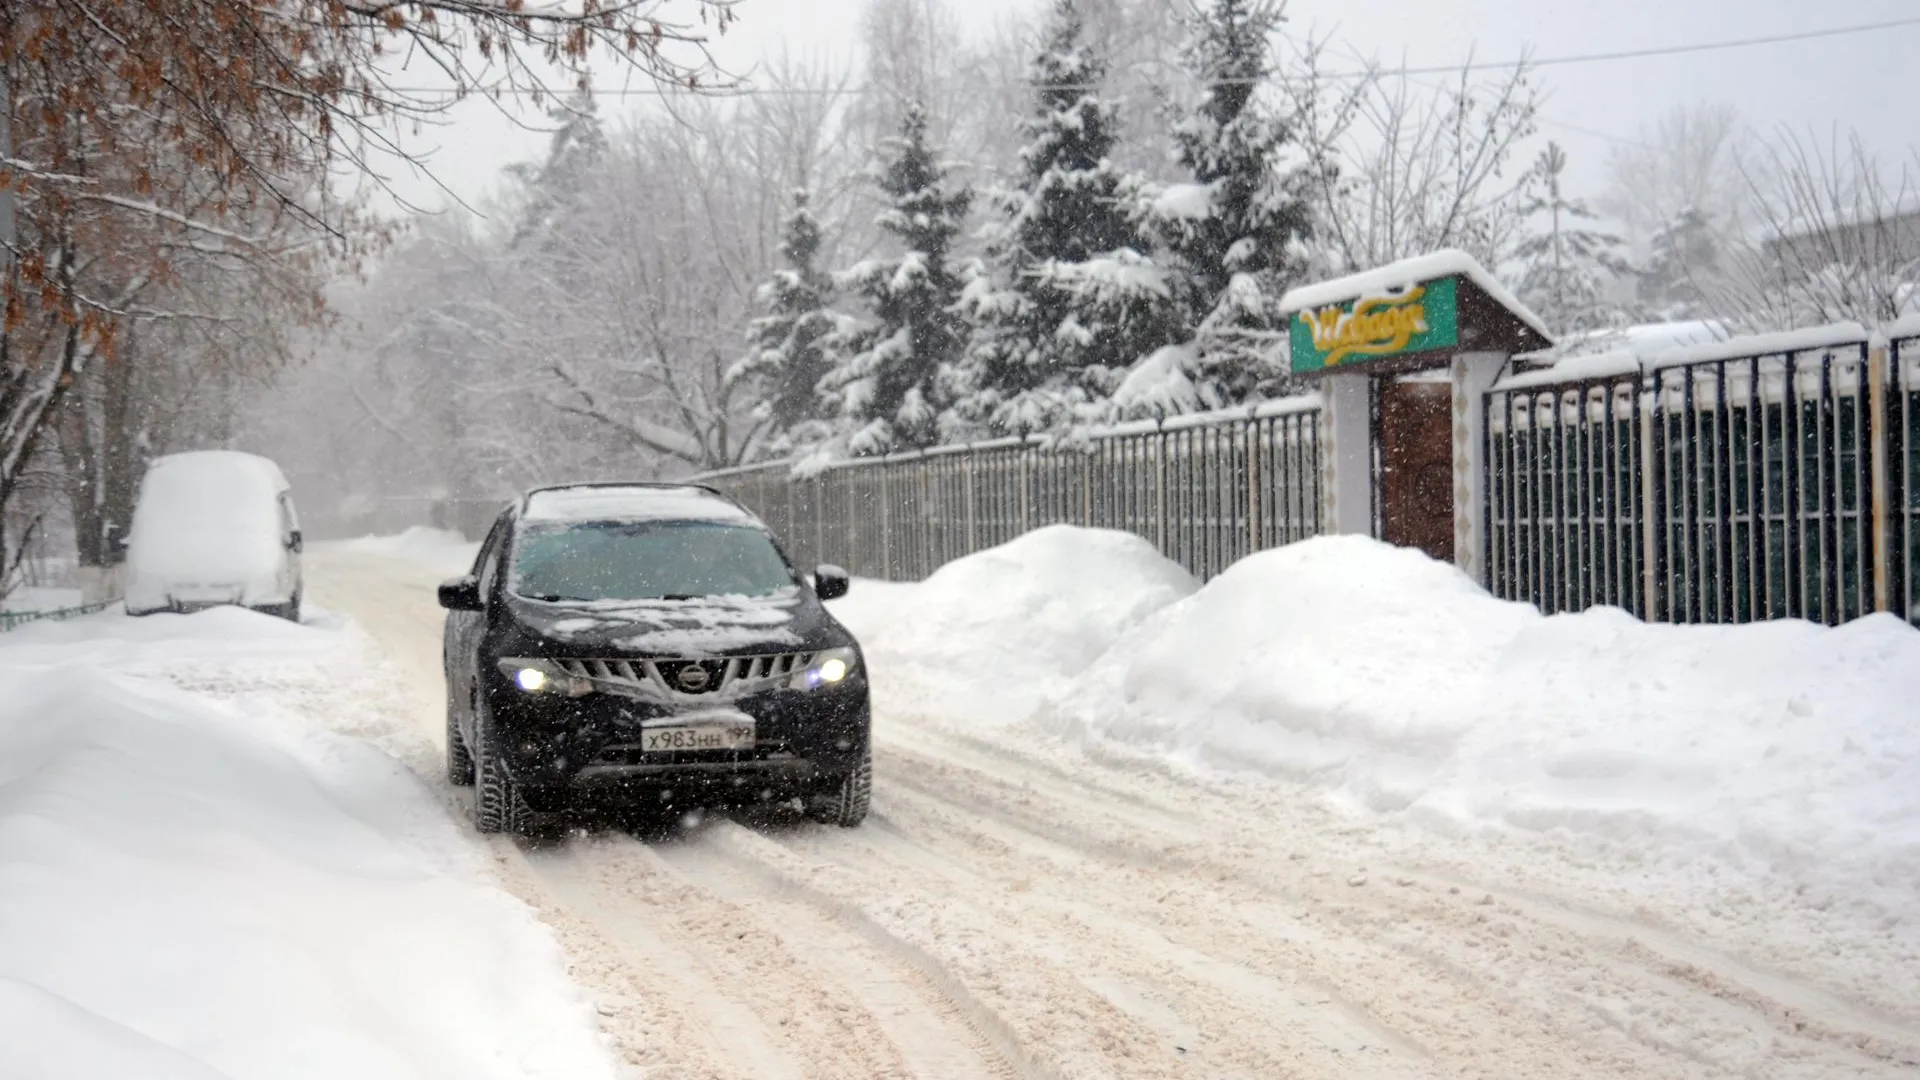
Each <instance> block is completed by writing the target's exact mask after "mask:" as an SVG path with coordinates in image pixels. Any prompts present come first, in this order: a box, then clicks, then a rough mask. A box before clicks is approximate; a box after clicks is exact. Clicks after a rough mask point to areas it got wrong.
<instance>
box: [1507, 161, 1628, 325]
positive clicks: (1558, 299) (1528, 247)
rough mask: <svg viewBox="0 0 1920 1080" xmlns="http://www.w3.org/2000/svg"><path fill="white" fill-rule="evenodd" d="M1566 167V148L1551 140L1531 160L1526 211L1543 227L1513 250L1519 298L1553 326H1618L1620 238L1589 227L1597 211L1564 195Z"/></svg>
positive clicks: (1620, 318)
mask: <svg viewBox="0 0 1920 1080" xmlns="http://www.w3.org/2000/svg"><path fill="white" fill-rule="evenodd" d="M1566 168H1567V154H1566V151H1564V150H1562V149H1561V148H1560V144H1559V143H1552V142H1550V143H1548V144H1547V148H1546V149H1545V150H1543V151H1541V152H1540V159H1539V161H1537V162H1536V163H1535V164H1534V179H1535V183H1536V184H1537V190H1538V191H1539V194H1538V195H1537V196H1536V197H1535V198H1534V200H1533V203H1532V205H1530V206H1529V207H1527V211H1528V216H1529V217H1535V218H1540V219H1542V220H1541V222H1540V224H1541V226H1542V229H1541V231H1540V232H1537V233H1534V234H1533V235H1531V236H1529V237H1527V238H1526V239H1525V240H1522V241H1521V242H1520V244H1519V245H1518V246H1517V247H1516V248H1515V250H1514V255H1515V257H1516V258H1517V259H1518V260H1519V263H1520V281H1519V286H1520V288H1519V291H1520V299H1521V301H1522V302H1523V303H1525V304H1526V305H1527V306H1528V307H1529V308H1531V309H1533V312H1534V313H1535V314H1537V315H1539V316H1540V317H1541V318H1542V319H1544V320H1546V323H1547V325H1548V326H1549V327H1550V328H1552V329H1554V330H1556V331H1582V330H1600V329H1604V328H1606V327H1609V326H1617V325H1619V324H1620V323H1621V322H1622V321H1623V320H1624V318H1625V312H1623V311H1622V310H1621V308H1620V305H1619V304H1617V303H1615V302H1614V300H1613V297H1612V293H1613V291H1614V288H1615V285H1616V283H1617V282H1618V281H1619V280H1620V279H1621V277H1622V276H1624V275H1625V274H1626V272H1627V266H1626V262H1625V260H1623V259H1622V258H1621V257H1620V254H1619V247H1620V238H1619V237H1617V236H1614V235H1612V234H1611V233H1606V232H1602V231H1600V230H1599V229H1596V228H1593V227H1591V223H1592V222H1594V221H1596V220H1597V219H1598V215H1596V214H1595V213H1594V212H1593V211H1592V210H1589V209H1588V208H1587V205H1586V203H1584V202H1582V201H1580V200H1578V199H1573V198H1569V197H1568V196H1567V193H1566V189H1565V188H1564V187H1563V185H1562V179H1563V174H1564V173H1565V172H1566Z"/></svg>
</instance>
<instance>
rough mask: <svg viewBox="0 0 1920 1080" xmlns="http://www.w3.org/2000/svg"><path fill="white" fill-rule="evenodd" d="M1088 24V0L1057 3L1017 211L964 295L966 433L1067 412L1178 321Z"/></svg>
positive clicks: (1006, 205) (1014, 193)
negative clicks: (1139, 216)
mask: <svg viewBox="0 0 1920 1080" xmlns="http://www.w3.org/2000/svg"><path fill="white" fill-rule="evenodd" d="M1083 32H1084V23H1083V21H1082V18H1081V15H1080V12H1079V10H1078V4H1077V2H1076V0H1054V4H1053V10H1052V14H1051V17H1050V20H1049V22H1048V25H1047V27H1046V30H1045V34H1044V39H1043V41H1042V44H1041V47H1040V51H1039V53H1038V54H1037V55H1036V56H1035V57H1034V58H1033V62H1032V66H1031V68H1030V70H1029V76H1028V79H1029V83H1030V85H1031V86H1032V89H1033V94H1034V101H1035V111H1034V113H1033V114H1032V115H1030V116H1029V117H1028V118H1027V119H1026V120H1025V121H1024V122H1023V123H1022V125H1021V129H1022V132H1023V134H1024V135H1025V136H1026V138H1027V143H1026V145H1025V146H1024V147H1023V148H1022V149H1021V152H1020V157H1021V172H1020V176H1019V181H1018V183H1017V185H1016V186H1013V187H1011V188H1008V189H1004V190H1002V191H1000V192H998V193H996V196H995V201H996V202H997V203H998V204H999V206H1000V209H1001V211H1002V212H1003V213H1004V214H1005V220H1004V221H1002V222H1000V223H999V224H998V225H997V227H996V228H994V229H993V230H992V231H991V233H990V234H989V238H988V244H987V259H986V263H987V269H986V273H984V274H982V275H981V276H979V277H977V278H976V279H975V280H973V281H972V282H970V283H969V285H968V288H967V290H966V296H965V299H964V301H963V308H964V310H965V311H966V312H967V315H968V317H969V319H970V321H971V322H972V323H973V327H974V330H973V338H972V341H971V343H970V345H969V348H968V353H967V361H966V365H965V377H964V379H963V381H962V386H963V390H962V397H961V399H960V400H959V401H958V402H957V403H956V406H955V410H954V415H955V418H956V420H957V421H958V423H957V424H956V427H959V428H961V429H963V430H970V431H978V430H982V429H984V431H985V433H987V434H990V435H1011V434H1024V433H1028V432H1035V431H1044V430H1048V429H1050V428H1054V427H1057V426H1059V425H1060V424H1062V423H1063V422H1069V421H1071V419H1072V418H1073V417H1074V416H1076V415H1078V414H1080V413H1081V412H1082V411H1083V410H1084V407H1085V406H1086V405H1087V404H1089V403H1091V402H1096V401H1099V400H1101V399H1103V398H1105V397H1106V395H1108V394H1109V393H1111V392H1112V391H1113V389H1114V387H1115V386H1116V385H1117V384H1118V383H1119V381H1120V379H1121V377H1122V376H1123V375H1124V374H1125V373H1126V370H1127V368H1128V367H1129V366H1131V365H1132V364H1133V363H1134V362H1135V361H1136V360H1138V359H1140V358H1141V357H1143V356H1145V355H1147V354H1148V353H1151V352H1152V351H1154V350H1155V349H1157V348H1159V347H1161V346H1162V345H1165V344H1167V343H1168V342H1169V341H1170V340H1173V338H1174V336H1175V335H1176V334H1177V333H1178V330H1179V326H1178V320H1177V319H1176V318H1175V316H1174V312H1173V309H1172V305H1171V304H1170V303H1169V297H1168V290H1167V283H1166V276H1165V274H1164V273H1162V272H1161V271H1160V270H1158V269H1157V268H1156V267H1155V266H1154V265H1153V264H1152V262H1151V261H1150V260H1149V259H1148V258H1147V257H1146V256H1145V254H1144V252H1146V251H1147V250H1148V246H1149V245H1148V241H1147V240H1146V238H1145V237H1144V236H1143V235H1142V234H1141V232H1140V230H1139V229H1138V228H1137V226H1136V224H1135V222H1134V221H1133V215H1132V213H1131V206H1132V203H1133V201H1134V200H1135V197H1136V195H1137V192H1138V191H1139V189H1140V187H1141V186H1142V185H1141V182H1140V181H1139V180H1138V179H1137V178H1135V177H1130V176H1127V175H1125V174H1123V173H1122V172H1121V171H1120V169H1119V168H1117V167H1116V166H1115V165H1114V164H1113V161H1112V159H1111V155H1112V153H1113V149H1114V130H1115V114H1114V109H1113V107H1112V106H1111V105H1109V104H1107V103H1106V102H1105V101H1102V100H1101V98H1100V96H1099V94H1098V91H1097V87H1098V86H1099V85H1100V83H1101V81H1102V80H1103V79H1104V78H1105V75H1106V66H1105V62H1104V61H1103V60H1102V59H1101V58H1100V57H1098V56H1096V55H1094V54H1093V52H1092V51H1091V50H1090V49H1089V48H1088V47H1087V46H1086V45H1085V43H1084V42H1083V40H1082V37H1083Z"/></svg>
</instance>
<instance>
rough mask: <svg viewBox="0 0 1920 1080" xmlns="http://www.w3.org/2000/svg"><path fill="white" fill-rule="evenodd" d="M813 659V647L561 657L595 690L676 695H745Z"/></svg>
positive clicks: (570, 670)
mask: <svg viewBox="0 0 1920 1080" xmlns="http://www.w3.org/2000/svg"><path fill="white" fill-rule="evenodd" d="M812 659H813V654H812V653H810V652H804V653H770V654H768V655H765V656H726V657H705V658H698V657H687V658H683V659H674V660H562V661H560V665H561V667H563V668H565V669H566V672H567V674H568V675H571V676H572V677H574V678H576V679H585V680H587V681H588V682H589V683H591V684H593V688H594V689H595V690H600V691H603V692H607V693H614V694H627V695H629V696H635V695H650V694H654V693H665V694H669V695H673V696H676V697H706V696H710V695H714V694H722V693H725V694H729V695H733V694H743V693H753V692H755V691H758V690H766V689H771V688H772V687H775V686H778V685H781V684H784V683H785V682H786V681H787V680H788V679H790V678H792V677H793V673H794V672H796V671H799V670H801V669H803V668H805V667H806V666H807V664H808V663H809V662H811V661H812Z"/></svg>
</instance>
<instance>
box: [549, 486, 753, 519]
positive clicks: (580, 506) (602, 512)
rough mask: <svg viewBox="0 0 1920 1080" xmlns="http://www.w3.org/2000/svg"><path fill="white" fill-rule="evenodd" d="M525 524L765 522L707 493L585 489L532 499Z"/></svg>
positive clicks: (672, 489)
mask: <svg viewBox="0 0 1920 1080" xmlns="http://www.w3.org/2000/svg"><path fill="white" fill-rule="evenodd" d="M521 520H522V521H540V522H567V521H714V522H725V523H728V524H734V525H758V524H760V519H758V518H756V517H754V516H753V515H752V514H749V513H747V512H746V511H745V510H743V509H741V508H740V507H739V506H738V505H736V504H735V503H733V502H732V501H730V500H728V499H726V498H723V497H722V496H719V495H715V494H714V493H713V492H711V491H708V490H706V489H704V488H698V487H693V486H691V485H689V486H686V487H647V486H644V485H639V484H635V485H633V486H631V487H629V486H624V485H617V484H583V485H581V486H579V487H564V488H545V489H542V490H540V491H536V492H534V493H533V494H531V495H529V496H527V508H526V511H525V512H524V513H522V514H521Z"/></svg>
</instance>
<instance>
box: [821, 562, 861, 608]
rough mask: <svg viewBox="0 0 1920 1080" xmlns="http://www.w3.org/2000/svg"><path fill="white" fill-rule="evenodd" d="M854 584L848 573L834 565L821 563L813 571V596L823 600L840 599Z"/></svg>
mask: <svg viewBox="0 0 1920 1080" xmlns="http://www.w3.org/2000/svg"><path fill="white" fill-rule="evenodd" d="M852 583H853V582H852V580H851V579H849V578H848V577H847V572H846V571H845V570H842V569H840V568H839V567H837V566H834V565H833V564H832V563H821V564H820V565H819V567H817V568H816V569H815V570H814V571H813V594H814V595H815V596H818V597H819V598H820V599H822V600H838V599H840V598H841V597H843V596H845V595H847V588H848V586H850V585H851V584H852Z"/></svg>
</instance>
